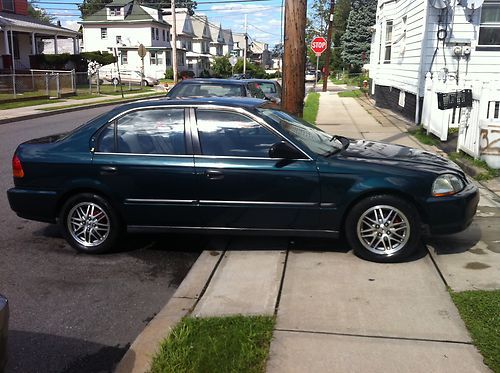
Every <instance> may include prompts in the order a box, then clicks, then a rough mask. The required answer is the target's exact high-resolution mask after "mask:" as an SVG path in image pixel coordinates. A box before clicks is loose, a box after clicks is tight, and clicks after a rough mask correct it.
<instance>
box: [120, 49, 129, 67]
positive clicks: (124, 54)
mask: <svg viewBox="0 0 500 373" xmlns="http://www.w3.org/2000/svg"><path fill="white" fill-rule="evenodd" d="M120 59H121V61H120V63H121V64H122V65H126V64H128V51H122V54H121V56H120Z"/></svg>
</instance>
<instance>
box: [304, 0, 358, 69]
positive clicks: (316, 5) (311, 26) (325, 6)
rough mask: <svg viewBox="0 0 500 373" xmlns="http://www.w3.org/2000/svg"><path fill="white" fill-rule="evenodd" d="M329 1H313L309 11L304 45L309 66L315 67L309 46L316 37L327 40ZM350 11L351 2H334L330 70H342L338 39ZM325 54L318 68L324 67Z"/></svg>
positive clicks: (314, 58) (314, 59)
mask: <svg viewBox="0 0 500 373" xmlns="http://www.w3.org/2000/svg"><path fill="white" fill-rule="evenodd" d="M330 6H331V0H314V1H313V3H312V5H311V8H310V9H309V17H308V19H307V26H306V45H307V58H308V61H309V63H310V64H311V65H314V66H315V65H316V55H315V54H314V52H313V51H312V50H311V48H310V47H309V45H310V44H311V41H312V39H313V38H314V37H316V36H323V37H324V38H325V39H326V38H327V33H328V22H329V18H330ZM350 10H351V0H336V1H335V7H334V12H333V35H332V48H333V49H332V52H331V57H330V70H333V71H339V70H342V68H343V66H344V63H343V62H342V59H341V51H342V47H341V43H340V39H341V37H342V35H343V34H344V32H345V28H346V25H347V19H348V17H349V12H350ZM325 60H326V53H323V54H322V55H321V57H320V59H319V66H320V67H323V66H324V65H325Z"/></svg>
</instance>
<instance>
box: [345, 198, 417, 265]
mask: <svg viewBox="0 0 500 373" xmlns="http://www.w3.org/2000/svg"><path fill="white" fill-rule="evenodd" d="M345 234H346V238H347V241H348V242H349V244H350V246H351V247H352V249H353V250H354V253H355V254H356V255H358V256H360V257H362V258H364V259H367V260H372V261H377V262H396V261H400V260H402V259H404V258H406V257H408V256H410V255H411V254H413V253H414V252H415V250H416V249H417V247H418V244H419V242H420V236H421V227H420V216H419V214H418V211H417V209H416V208H415V206H413V205H412V204H411V203H409V202H407V201H405V200H404V199H401V198H399V197H395V196H391V195H376V196H371V197H368V198H365V199H363V200H361V201H360V202H359V203H357V204H356V205H355V206H354V207H353V208H352V209H351V211H350V212H349V214H348V215H347V218H346V222H345Z"/></svg>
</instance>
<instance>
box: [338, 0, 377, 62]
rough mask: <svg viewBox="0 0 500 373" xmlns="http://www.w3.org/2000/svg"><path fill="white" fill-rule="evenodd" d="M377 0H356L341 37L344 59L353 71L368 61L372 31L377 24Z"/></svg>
mask: <svg viewBox="0 0 500 373" xmlns="http://www.w3.org/2000/svg"><path fill="white" fill-rule="evenodd" d="M376 11H377V0H355V1H353V3H352V8H351V11H350V13H349V18H348V20H347V26H346V31H345V33H344V35H343V36H342V38H341V46H342V53H341V56H342V60H343V61H344V63H345V64H346V65H349V67H350V70H351V71H359V70H360V69H361V67H362V66H363V55H364V57H365V61H364V63H368V62H369V61H368V58H369V55H370V44H371V38H372V32H371V30H370V27H371V26H373V25H374V24H375V17H376Z"/></svg>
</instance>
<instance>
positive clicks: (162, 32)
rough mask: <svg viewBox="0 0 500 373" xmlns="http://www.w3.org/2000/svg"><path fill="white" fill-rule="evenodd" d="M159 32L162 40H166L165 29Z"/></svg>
mask: <svg viewBox="0 0 500 373" xmlns="http://www.w3.org/2000/svg"><path fill="white" fill-rule="evenodd" d="M161 34H162V36H163V41H165V40H167V38H166V36H165V30H161Z"/></svg>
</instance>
